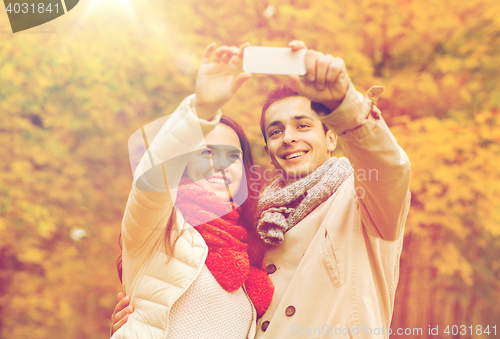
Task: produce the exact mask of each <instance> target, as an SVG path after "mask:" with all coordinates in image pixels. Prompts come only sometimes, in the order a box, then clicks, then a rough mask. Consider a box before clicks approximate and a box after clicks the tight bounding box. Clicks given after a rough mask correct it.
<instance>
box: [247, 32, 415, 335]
mask: <svg viewBox="0 0 500 339" xmlns="http://www.w3.org/2000/svg"><path fill="white" fill-rule="evenodd" d="M290 46H291V47H292V48H294V49H299V48H305V46H304V45H303V43H301V42H292V43H291V44H290ZM306 68H307V74H306V77H305V78H299V77H297V76H293V75H292V76H290V79H289V83H288V86H289V87H288V88H287V87H283V88H279V89H277V90H275V91H273V92H272V93H271V94H270V95H269V96H268V98H267V101H266V102H265V104H264V107H263V109H262V116H261V121H260V125H261V130H262V134H263V136H264V140H265V142H266V146H265V148H266V152H267V154H268V156H269V158H270V160H271V162H272V163H273V165H274V166H275V167H276V169H277V170H279V171H280V172H281V174H282V178H281V179H277V180H275V181H274V182H273V183H272V184H271V185H270V186H269V187H268V188H267V189H266V190H265V191H264V192H263V193H262V195H261V197H260V200H259V209H258V222H257V231H258V233H259V234H260V235H261V237H262V239H263V240H264V241H265V242H266V243H267V244H268V248H267V249H266V254H265V257H264V264H265V265H266V267H267V272H268V274H269V277H270V278H271V281H272V282H273V285H274V287H275V292H274V296H273V299H272V302H271V305H270V307H269V308H268V310H267V312H266V313H265V314H264V315H263V316H262V317H261V318H260V319H259V320H258V326H257V329H258V330H257V338H263V339H264V338H273V339H274V338H293V337H296V336H297V335H298V336H305V337H312V338H388V337H389V335H390V333H391V329H390V323H391V318H392V312H393V305H394V295H395V290H396V287H397V283H398V279H399V273H398V272H399V257H400V254H401V249H402V244H403V229H404V223H405V220H406V217H407V214H408V209H409V206H410V193H409V190H408V184H409V178H410V163H409V160H408V157H407V156H406V154H405V153H404V151H403V150H402V149H401V148H400V147H399V146H398V144H397V143H396V140H395V139H394V137H393V136H392V134H391V132H390V130H389V128H388V127H387V125H386V124H385V122H384V120H383V118H382V117H381V114H380V111H379V110H378V108H377V107H376V106H375V105H374V102H375V100H376V99H377V97H378V95H379V94H380V93H381V88H380V87H374V88H372V89H370V91H368V93H367V95H366V97H363V96H362V95H361V94H360V93H358V92H356V90H355V89H354V86H353V85H352V83H351V82H350V80H349V78H348V76H347V73H346V70H345V66H344V63H343V61H342V60H341V59H340V58H334V57H332V56H331V55H324V54H322V53H320V52H317V51H312V50H308V51H307V53H306ZM336 136H339V139H340V140H341V142H342V144H343V148H344V151H345V153H346V154H347V156H348V158H349V160H347V159H346V158H339V159H337V158H331V153H332V152H333V150H334V149H335V147H336V140H337V138H336ZM367 173H370V175H369V176H367V175H366V174H367Z"/></svg>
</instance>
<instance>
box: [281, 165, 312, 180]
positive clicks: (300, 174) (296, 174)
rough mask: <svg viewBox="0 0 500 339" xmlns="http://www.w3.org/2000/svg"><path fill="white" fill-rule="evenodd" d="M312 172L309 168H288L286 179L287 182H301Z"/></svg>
mask: <svg viewBox="0 0 500 339" xmlns="http://www.w3.org/2000/svg"><path fill="white" fill-rule="evenodd" d="M309 173H310V171H309V168H308V166H303V167H300V168H299V167H297V168H288V169H285V170H284V174H285V179H286V180H292V181H296V180H300V179H302V178H305V177H306V176H307V175H309Z"/></svg>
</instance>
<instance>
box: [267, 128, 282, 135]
mask: <svg viewBox="0 0 500 339" xmlns="http://www.w3.org/2000/svg"><path fill="white" fill-rule="evenodd" d="M280 132H281V130H279V129H275V130H274V131H272V132H271V134H269V136H270V137H272V136H273V135H276V134H278V133H280Z"/></svg>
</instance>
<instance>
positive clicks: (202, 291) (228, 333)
mask: <svg viewBox="0 0 500 339" xmlns="http://www.w3.org/2000/svg"><path fill="white" fill-rule="evenodd" d="M252 321H253V315H252V305H251V303H250V300H249V299H248V297H247V296H246V294H245V291H243V289H242V288H241V287H240V288H239V289H237V290H236V291H233V292H227V291H226V290H224V289H223V288H222V287H221V286H220V285H219V284H218V283H217V281H216V280H215V279H214V277H213V275H212V274H210V271H209V270H208V269H207V267H206V266H203V267H202V269H201V271H200V274H199V275H198V277H197V278H196V280H195V281H194V282H193V283H192V284H191V286H189V288H188V289H187V290H186V292H184V294H182V296H181V297H180V298H179V299H178V300H177V301H176V302H175V303H174V304H173V306H172V309H171V311H170V315H169V326H168V329H169V330H168V335H167V338H168V339H206V338H217V339H245V338H246V337H247V335H248V331H249V329H250V326H251V324H252Z"/></svg>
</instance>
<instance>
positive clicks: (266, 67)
mask: <svg viewBox="0 0 500 339" xmlns="http://www.w3.org/2000/svg"><path fill="white" fill-rule="evenodd" d="M305 55H306V49H299V50H298V51H295V52H292V49H291V48H289V47H259V46H249V47H246V48H245V49H244V50H243V70H244V71H245V72H250V73H257V74H279V75H288V74H297V75H304V74H306V64H305Z"/></svg>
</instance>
